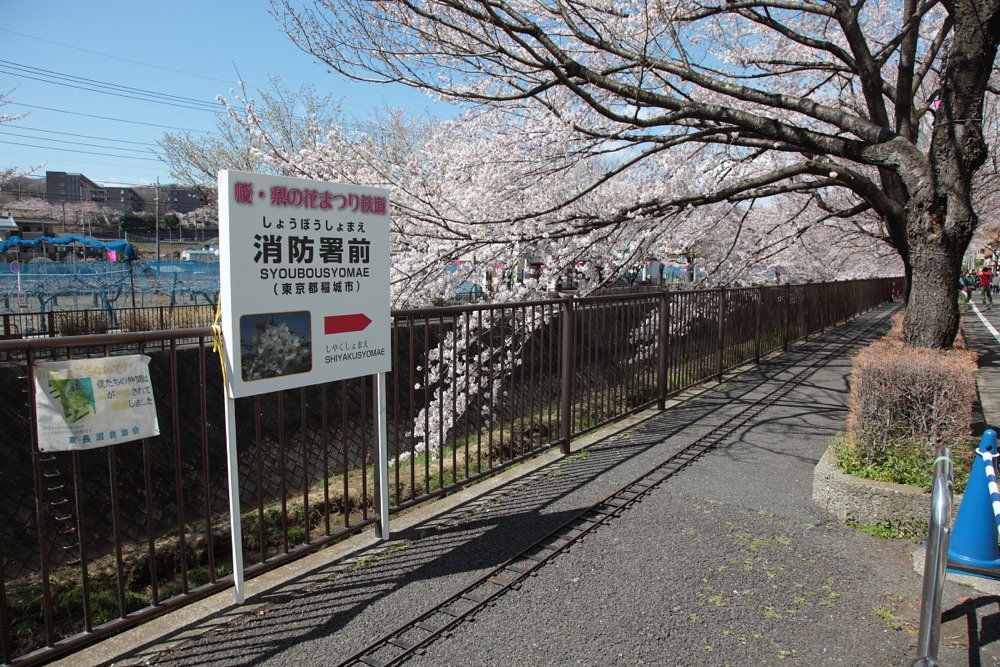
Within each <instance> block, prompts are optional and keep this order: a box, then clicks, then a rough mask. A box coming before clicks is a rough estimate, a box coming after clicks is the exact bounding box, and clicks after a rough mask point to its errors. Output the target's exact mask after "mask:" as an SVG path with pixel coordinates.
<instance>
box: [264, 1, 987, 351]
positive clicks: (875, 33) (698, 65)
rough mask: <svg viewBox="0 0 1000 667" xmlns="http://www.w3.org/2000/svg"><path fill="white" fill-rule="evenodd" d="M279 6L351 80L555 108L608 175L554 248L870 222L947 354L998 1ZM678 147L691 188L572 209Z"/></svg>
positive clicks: (310, 45) (564, 221) (910, 313)
mask: <svg viewBox="0 0 1000 667" xmlns="http://www.w3.org/2000/svg"><path fill="white" fill-rule="evenodd" d="M272 4H273V6H274V8H275V10H276V12H277V13H279V14H280V18H281V20H282V22H283V25H284V27H285V29H286V31H287V32H288V34H289V35H290V36H291V37H292V39H293V40H294V41H295V42H296V43H297V44H298V45H299V46H300V47H301V48H303V49H304V50H306V51H307V52H309V53H311V54H313V55H315V56H316V57H317V58H319V59H321V60H322V61H323V62H325V63H326V64H327V65H329V66H330V67H331V68H333V69H334V70H337V71H339V72H341V73H343V74H346V75H348V76H352V77H355V78H358V79H363V80H370V81H383V82H384V81H395V82H403V83H406V84H408V85H411V86H415V87H418V88H422V89H425V90H427V91H430V92H432V93H434V94H438V95H441V96H443V97H444V98H445V99H449V100H453V101H460V102H467V103H470V104H473V105H478V106H479V107H481V108H487V109H495V110H499V111H500V112H501V113H503V114H504V115H505V116H506V117H507V118H510V119H517V118H520V117H529V116H530V117H534V118H536V119H537V118H538V117H539V116H540V114H539V111H542V112H544V113H545V114H547V115H548V116H549V118H550V119H551V125H552V126H553V127H555V126H559V127H561V128H562V130H561V131H560V132H557V134H556V136H560V137H562V136H565V135H566V134H567V133H572V134H574V135H576V136H577V137H578V138H577V140H576V141H575V142H573V144H572V146H573V149H574V150H576V151H585V154H586V156H588V157H598V156H600V157H601V158H602V161H603V163H604V170H603V171H601V172H600V173H597V174H595V179H594V180H592V181H591V182H590V183H589V184H587V185H585V186H582V187H578V188H577V189H576V190H575V191H574V192H573V193H572V194H570V195H569V196H565V193H563V192H560V193H558V194H559V195H560V196H561V197H560V199H559V200H556V199H552V200H551V201H550V202H549V206H548V207H547V208H544V209H543V210H542V211H541V213H542V214H543V215H548V216H549V219H550V220H552V222H551V223H550V227H551V228H552V229H553V230H557V231H556V234H560V235H567V236H568V235H569V234H571V233H572V234H577V235H580V236H584V237H585V236H586V235H589V234H594V233H599V232H600V231H601V230H607V229H616V228H620V225H621V222H622V220H623V219H625V218H626V217H631V218H632V219H642V220H645V221H647V222H650V221H656V222H657V223H658V224H665V223H666V221H668V220H672V219H674V218H675V217H676V216H683V215H687V214H688V210H689V207H701V206H709V205H711V206H716V205H720V204H726V205H729V206H732V207H733V212H734V213H735V214H734V216H733V217H734V219H735V220H739V219H740V218H741V217H742V216H741V215H740V214H739V212H738V206H739V205H740V204H745V203H747V202H751V201H757V200H760V199H762V198H765V197H774V196H777V195H781V194H795V195H798V196H802V197H807V198H808V199H810V201H811V204H812V206H814V207H818V208H819V209H821V210H823V211H824V212H825V215H826V216H828V220H833V219H841V220H851V219H852V218H853V217H854V216H856V215H858V214H861V213H869V214H870V215H871V216H872V217H873V218H874V219H876V220H878V221H879V224H880V225H882V226H883V230H884V236H885V238H887V239H888V240H889V241H890V242H891V244H892V246H893V247H894V248H895V250H896V252H897V253H898V254H899V256H900V257H901V259H902V261H903V264H904V269H905V271H906V274H907V277H908V278H909V281H908V287H909V293H908V308H907V318H906V325H905V329H904V338H905V341H906V343H907V344H908V345H913V346H922V347H947V346H949V345H950V344H951V343H952V341H953V340H954V336H955V333H956V332H957V329H958V320H959V315H958V308H957V277H958V272H959V269H960V263H961V258H962V255H963V253H964V251H965V248H966V247H967V245H968V244H969V242H970V240H971V238H972V235H973V233H974V231H975V229H976V227H977V224H978V216H977V213H976V210H975V208H974V205H973V198H974V179H975V175H976V172H977V170H979V168H980V167H981V166H982V165H983V164H984V162H986V160H987V155H988V151H987V142H986V140H985V139H984V127H983V110H984V100H985V99H986V98H987V96H990V95H994V94H995V93H996V92H997V76H996V69H995V59H996V50H997V42H998V40H1000V0H946V1H944V2H938V1H937V0H903V1H902V2H897V3H888V2H886V3H864V2H858V3H856V4H851V3H850V2H847V1H846V0H832V1H829V2H808V1H792V2H785V1H782V2H775V1H774V0H723V1H721V2H707V3H687V2H668V3H646V2H641V3H632V2H623V1H618V0H601V1H598V2H581V1H578V0H559V1H557V2H555V3H537V2H530V1H529V2H518V3H510V2H504V1H502V0H490V1H487V0H481V1H479V0H470V1H462V0H428V1H421V2H417V1H416V0H399V1H394V2H388V1H375V2H368V1H361V0H340V1H338V2H328V1H317V2H314V3H312V6H311V7H306V8H301V7H299V6H297V5H299V3H292V2H288V1H285V0H272ZM991 77H992V79H991ZM991 80H992V83H991ZM499 127H503V126H502V125H501V126H498V128H499ZM678 153H680V154H681V155H683V156H684V158H685V159H686V160H688V169H686V170H685V171H686V173H685V174H684V176H685V178H686V181H687V182H686V184H685V185H686V187H685V188H679V187H669V186H661V187H654V188H652V189H649V190H640V191H633V192H632V193H631V195H630V196H628V197H627V198H624V199H622V200H620V204H619V209H618V214H617V215H615V216H607V215H606V214H605V213H604V212H602V215H601V217H600V218H593V217H588V216H580V215H579V213H577V212H573V213H570V212H568V210H567V209H566V208H564V206H563V205H569V204H573V203H576V204H582V200H581V196H584V194H590V193H593V192H594V190H593V188H594V187H597V186H598V184H604V183H609V182H611V181H613V180H615V179H617V178H619V177H621V176H622V175H624V174H626V172H634V171H637V170H640V171H641V170H643V169H645V170H646V172H647V173H648V174H649V175H650V176H654V177H655V176H659V175H662V171H663V170H662V169H660V168H657V167H656V166H654V167H649V165H651V164H652V165H656V163H657V161H658V160H666V161H671V162H674V163H675V164H676V162H677V155H678ZM575 155H578V156H579V155H581V153H579V152H577V153H575ZM625 180H628V179H625ZM638 180H641V179H638ZM637 193H638V194H637ZM556 220H558V221H559V222H555V221H556ZM560 225H562V227H560Z"/></svg>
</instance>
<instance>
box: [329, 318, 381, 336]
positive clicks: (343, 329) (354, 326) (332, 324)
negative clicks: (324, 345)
mask: <svg viewBox="0 0 1000 667" xmlns="http://www.w3.org/2000/svg"><path fill="white" fill-rule="evenodd" d="M371 323H372V321H371V319H370V318H369V317H368V316H367V315H365V314H364V313H355V314H353V315H328V316H327V317H324V318H323V332H324V333H327V334H339V333H350V332H352V331H364V330H365V329H366V328H367V327H368V325H369V324H371Z"/></svg>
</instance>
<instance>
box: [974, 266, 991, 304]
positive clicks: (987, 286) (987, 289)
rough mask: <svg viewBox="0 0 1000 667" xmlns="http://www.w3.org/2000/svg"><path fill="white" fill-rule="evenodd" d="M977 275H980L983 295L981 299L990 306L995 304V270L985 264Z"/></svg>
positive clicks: (980, 286) (980, 288)
mask: <svg viewBox="0 0 1000 667" xmlns="http://www.w3.org/2000/svg"><path fill="white" fill-rule="evenodd" d="M976 275H977V276H978V277H979V292H980V294H981V295H982V296H981V297H980V301H981V302H982V304H983V305H984V306H986V307H987V308H989V307H990V306H992V305H993V272H992V271H990V267H988V266H984V267H983V270H982V271H980V272H979V273H977V274H976ZM987 304H989V305H987Z"/></svg>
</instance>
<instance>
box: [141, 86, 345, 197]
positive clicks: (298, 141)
mask: <svg viewBox="0 0 1000 667" xmlns="http://www.w3.org/2000/svg"><path fill="white" fill-rule="evenodd" d="M238 92H239V93H240V94H241V95H243V96H244V97H245V96H247V90H246V88H245V86H243V85H242V84H240V86H239V88H238ZM257 95H258V97H259V101H258V102H257V103H256V105H255V107H254V112H255V118H254V120H255V122H256V123H257V125H258V126H259V128H260V129H261V130H263V131H258V132H256V133H253V134H251V133H248V130H247V128H246V126H245V125H243V124H241V123H239V122H237V121H236V120H235V119H234V118H233V117H232V116H231V115H230V114H227V113H225V112H224V111H223V110H220V115H219V118H218V121H217V122H216V131H215V132H214V133H212V134H210V135H208V136H204V135H200V134H195V133H192V132H186V131H185V132H179V133H176V134H175V133H169V132H168V133H165V134H164V135H163V136H162V137H161V138H160V139H159V140H158V141H157V145H158V146H159V147H160V150H159V156H160V157H161V158H162V159H163V160H164V161H165V162H166V163H167V165H168V166H169V167H170V175H171V177H173V178H175V179H177V181H178V183H181V184H182V185H186V186H189V187H199V186H208V187H214V186H215V180H216V177H217V175H218V172H219V170H220V169H239V170H242V171H254V172H265V173H284V172H283V171H282V169H281V167H280V165H275V164H274V163H273V160H272V161H268V160H265V159H264V155H270V156H272V157H275V156H279V155H283V154H285V153H287V152H294V151H295V150H296V149H297V148H298V147H299V146H300V145H302V144H307V143H310V142H311V141H312V139H313V137H314V135H315V133H316V132H318V131H319V129H318V128H324V127H327V126H329V125H330V124H332V123H333V122H334V120H335V119H336V118H337V117H338V116H339V109H338V107H337V105H335V104H333V103H332V101H331V99H330V97H329V96H326V97H317V96H316V94H315V92H314V91H313V89H312V88H310V87H309V86H302V87H300V88H298V89H295V90H292V89H289V88H287V87H286V86H284V85H283V84H282V83H281V79H280V78H277V77H272V78H271V79H270V80H269V88H266V89H262V90H259V91H257ZM256 140H261V141H264V143H263V144H261V145H257V144H256V143H255V141H256Z"/></svg>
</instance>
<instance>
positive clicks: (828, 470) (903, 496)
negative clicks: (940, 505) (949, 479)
mask: <svg viewBox="0 0 1000 667" xmlns="http://www.w3.org/2000/svg"><path fill="white" fill-rule="evenodd" d="M812 497H813V502H815V503H816V504H817V505H819V506H820V507H822V508H823V509H825V510H826V511H827V512H829V513H830V514H833V515H834V516H835V517H837V518H838V519H840V520H841V521H844V522H848V521H852V522H857V523H859V524H866V525H883V524H887V525H891V526H899V527H905V528H909V529H911V530H916V531H918V532H920V533H921V534H923V533H924V532H926V530H927V522H928V521H929V520H930V512H931V494H930V492H929V491H923V490H922V489H917V488H915V487H912V486H904V485H902V484H890V483H888V482H873V481H871V480H867V479H861V478H859V477H854V476H853V475H848V474H845V473H843V472H841V471H840V469H839V468H838V467H837V462H836V459H835V458H834V456H833V452H832V448H827V450H826V452H825V453H824V454H823V456H822V458H820V460H819V463H817V464H816V468H815V470H814V471H813V492H812ZM961 502H962V496H961V495H956V496H955V499H954V504H953V507H954V509H955V511H956V512H957V510H958V506H959V505H960V504H961Z"/></svg>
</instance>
